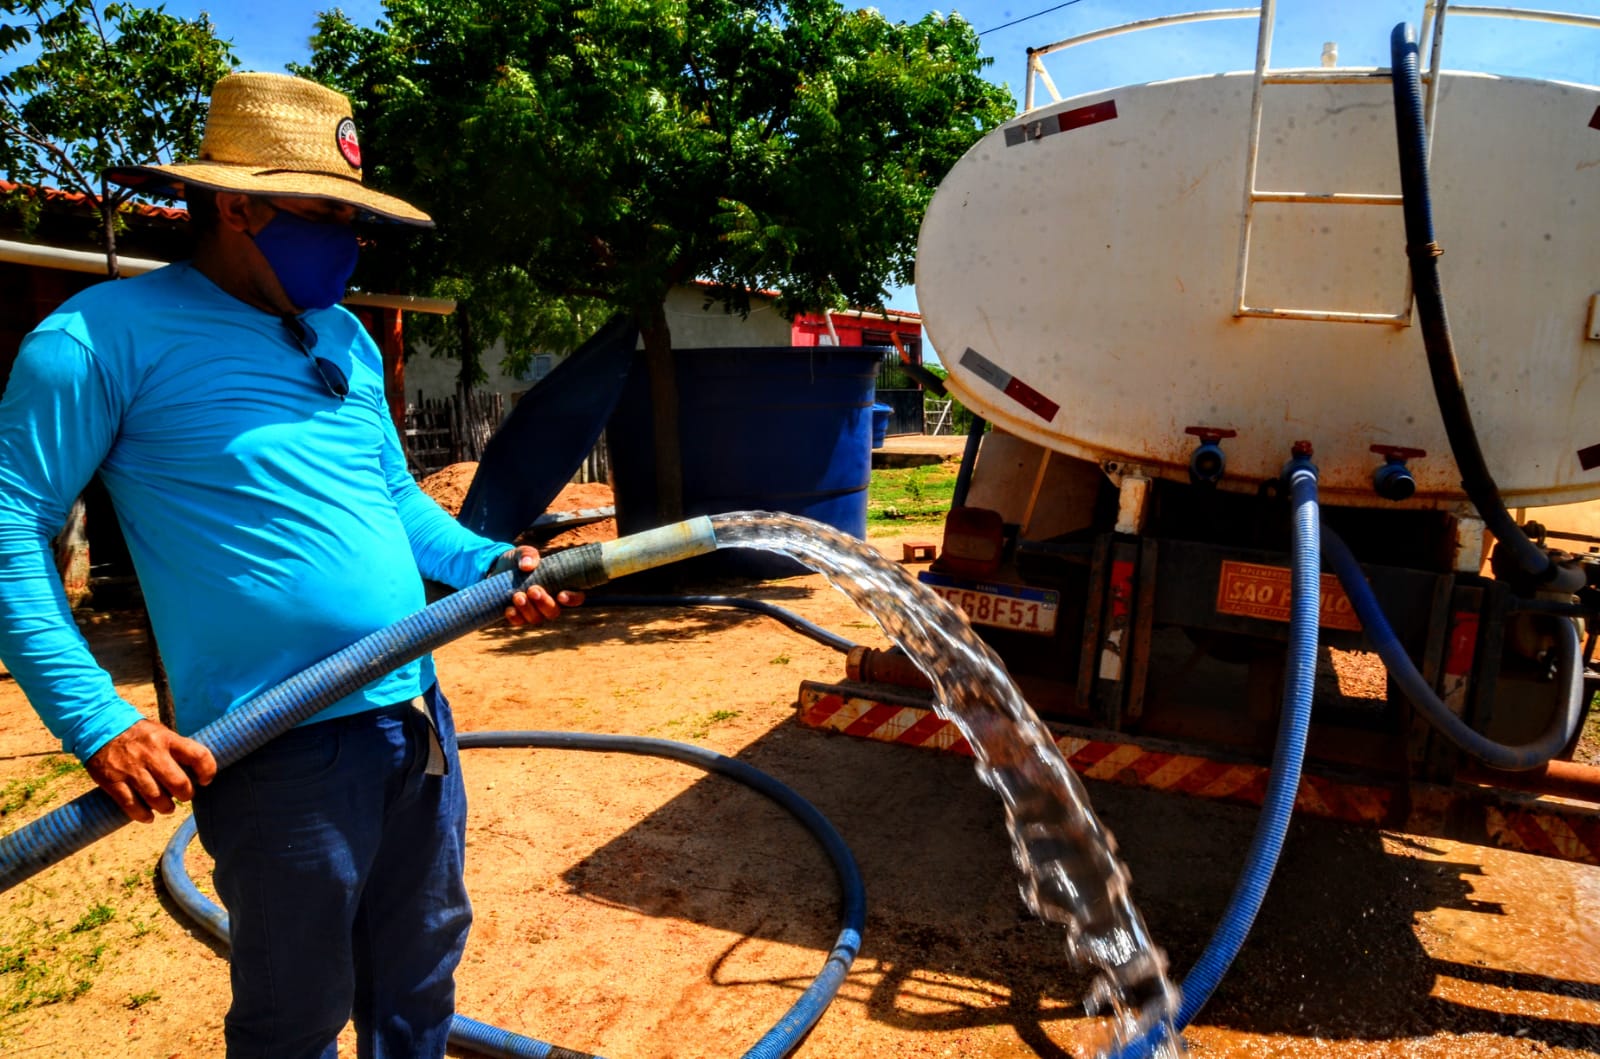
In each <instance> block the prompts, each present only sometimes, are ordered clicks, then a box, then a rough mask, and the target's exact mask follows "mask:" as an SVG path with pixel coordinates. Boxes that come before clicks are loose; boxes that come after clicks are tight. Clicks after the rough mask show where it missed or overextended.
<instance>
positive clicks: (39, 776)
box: [0, 755, 83, 817]
mask: <svg viewBox="0 0 1600 1059" xmlns="http://www.w3.org/2000/svg"><path fill="white" fill-rule="evenodd" d="M82 771H83V766H82V765H80V764H78V763H77V762H76V761H74V760H73V759H72V758H70V757H61V756H58V755H51V756H50V757H47V758H45V759H44V761H42V762H41V763H40V764H39V770H38V772H36V773H35V774H34V775H32V776H24V777H22V778H21V779H16V780H12V781H11V782H10V783H8V784H6V785H5V786H4V787H0V817H6V816H10V815H11V814H12V813H14V812H16V811H17V810H19V809H22V808H24V807H26V806H30V805H48V804H50V800H51V799H52V798H54V797H55V794H56V792H55V787H56V781H57V780H60V779H61V778H62V777H63V776H71V775H75V774H77V773H80V772H82Z"/></svg>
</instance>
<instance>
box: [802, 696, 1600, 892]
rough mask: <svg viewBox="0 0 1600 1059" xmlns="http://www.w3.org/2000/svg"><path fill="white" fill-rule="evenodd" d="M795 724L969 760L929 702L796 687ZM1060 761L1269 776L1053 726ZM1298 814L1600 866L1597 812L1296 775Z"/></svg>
mask: <svg viewBox="0 0 1600 1059" xmlns="http://www.w3.org/2000/svg"><path fill="white" fill-rule="evenodd" d="M798 709H799V720H800V723H801V724H804V725H806V726H808V727H812V728H826V729H830V730H832V731H836V732H842V733H843V734H845V735H851V736H855V737H857V738H860V739H873V740H877V741H879V742H885V743H897V744H900V745H902V746H912V747H921V748H926V749H931V750H943V751H946V752H948V753H953V754H960V755H963V756H967V757H971V756H972V748H971V747H970V746H968V745H967V741H966V739H965V738H964V737H963V736H962V735H961V732H960V730H959V729H958V728H957V727H956V726H955V724H953V723H952V722H950V721H946V720H944V719H942V718H941V717H939V715H938V714H936V713H935V712H933V709H932V706H931V704H930V703H929V702H928V700H927V699H919V698H917V697H916V696H912V695H902V694H900V693H898V692H897V691H894V690H890V689H885V688H881V687H877V686H868V685H860V684H824V683H820V682H816V681H809V680H808V681H804V682H802V683H801V685H800V699H799V704H798ZM1050 729H1051V732H1052V734H1053V735H1054V736H1055V742H1056V745H1057V746H1058V747H1060V749H1061V754H1062V756H1063V757H1064V758H1066V760H1067V763H1068V764H1069V765H1071V766H1072V768H1073V770H1074V771H1076V772H1077V773H1079V774H1080V775H1082V776H1083V777H1085V778H1086V779H1094V780H1104V781H1105V782H1107V783H1116V784H1120V785H1122V786H1129V787H1145V788H1149V789H1151V790H1160V791H1175V792H1178V793H1181V794H1191V795H1194V796H1195V797H1199V798H1213V799H1216V800H1219V801H1226V802H1235V803H1238V804H1242V805H1260V804H1261V802H1262V799H1263V798H1264V797H1265V795H1266V788H1267V776H1268V773H1269V771H1270V770H1269V769H1268V768H1267V767H1266V766H1265V765H1258V764H1253V763H1249V762H1240V761H1232V762H1230V761H1221V760H1216V759H1214V758H1209V757H1201V756H1199V755H1198V754H1195V753H1192V752H1189V748H1184V747H1179V746H1176V745H1175V744H1170V743H1162V742H1159V741H1156V740H1146V739H1133V738H1130V737H1128V736H1119V737H1117V741H1114V742H1113V741H1109V740H1107V739H1106V738H1105V736H1106V734H1107V733H1104V732H1094V731H1090V730H1088V729H1081V728H1075V727H1071V726H1066V725H1060V724H1051V725H1050ZM1295 811H1296V812H1297V813H1306V814H1308V815H1310V816H1317V817H1322V818H1323V819H1327V820H1338V821H1342V822H1344V823H1351V824H1361V825H1365V826H1368V827H1385V828H1392V829H1395V830H1399V831H1405V832H1408V833H1410V834H1414V835H1422V836H1432V837H1439V838H1451V839H1456V840H1459V841H1464V842H1473V843H1477V844H1479V845H1493V846H1500V847H1502V848H1505V849H1512V850H1519V851H1522V852H1526V853H1534V854H1538V855H1540V856H1546V857H1555V858H1558V859H1561V860H1571V861H1578V862H1580V863H1584V864H1600V807H1595V806H1585V805H1579V804H1576V803H1572V802H1568V801H1560V800H1555V799H1550V798H1541V797H1538V796H1535V795H1529V794H1522V793H1520V792H1516V791H1507V790H1504V789H1501V788H1495V787H1486V786H1465V785H1458V786H1454V787H1440V786H1436V785H1425V784H1413V785H1404V784H1397V785H1395V786H1381V785H1374V784H1370V783H1355V782H1348V781H1344V780H1339V779H1333V778H1329V777H1327V776H1322V775H1316V774H1313V773H1310V772H1306V773H1303V774H1302V776H1301V779H1300V790H1299V793H1298V794H1296V796H1295Z"/></svg>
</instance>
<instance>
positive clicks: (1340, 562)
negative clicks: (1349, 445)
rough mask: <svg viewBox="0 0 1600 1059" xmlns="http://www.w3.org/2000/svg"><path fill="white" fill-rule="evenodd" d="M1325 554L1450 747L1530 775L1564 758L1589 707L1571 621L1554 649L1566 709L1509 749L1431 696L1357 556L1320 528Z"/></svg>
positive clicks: (1393, 672) (1395, 673) (1415, 701)
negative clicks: (1558, 656) (1560, 756)
mask: <svg viewBox="0 0 1600 1059" xmlns="http://www.w3.org/2000/svg"><path fill="white" fill-rule="evenodd" d="M1322 555H1323V558H1324V559H1326V560H1327V562H1328V565H1329V566H1330V567H1331V568H1332V569H1333V572H1334V573H1335V574H1337V575H1338V576H1339V583H1340V584H1342V585H1343V586H1344V591H1345V594H1346V595H1348V596H1349V597H1350V602H1351V603H1352V604H1353V605H1354V606H1355V610H1356V616H1357V617H1359V618H1360V619H1361V626H1362V628H1363V629H1364V630H1365V631H1366V634H1367V639H1368V640H1370V641H1371V642H1372V646H1373V648H1374V649H1375V650H1376V651H1377V652H1378V654H1379V656H1381V657H1382V658H1383V664H1384V665H1385V666H1387V667H1388V670H1389V675H1390V676H1391V677H1393V678H1394V682H1395V683H1396V684H1398V685H1399V686H1400V690H1401V692H1403V693H1404V694H1405V697H1406V698H1408V699H1410V700H1411V704H1412V705H1413V706H1415V707H1416V708H1417V710H1418V712H1419V713H1421V714H1422V716H1423V717H1425V718H1426V719H1427V721H1428V723H1429V724H1431V725H1433V727H1434V728H1436V729H1437V730H1438V731H1439V733H1440V734H1441V735H1443V736H1444V737H1445V738H1446V739H1448V740H1450V742H1452V743H1454V744H1455V745H1456V746H1458V747H1460V748H1461V749H1462V750H1464V751H1466V752H1467V753H1468V754H1470V755H1472V756H1473V757H1475V758H1477V759H1478V760H1479V761H1481V762H1483V763H1484V764H1485V765H1488V766H1490V767H1492V768H1497V769H1504V770H1506V771H1507V772H1526V771H1528V770H1529V769H1536V768H1538V767H1539V766H1540V765H1543V764H1544V763H1546V762H1547V761H1549V760H1550V759H1551V758H1553V757H1555V756H1556V755H1557V754H1559V753H1561V751H1562V750H1564V749H1565V748H1566V746H1567V744H1568V743H1570V742H1571V741H1572V734H1573V733H1574V732H1575V731H1577V729H1578V725H1579V724H1581V723H1582V722H1583V712H1584V705H1585V702H1584V697H1583V652H1582V650H1581V649H1580V648H1579V645H1578V629H1577V626H1575V625H1574V624H1573V623H1572V622H1571V621H1569V620H1567V619H1565V618H1559V619H1556V621H1557V624H1558V625H1560V626H1561V634H1560V635H1559V636H1557V637H1556V646H1557V648H1558V649H1559V650H1560V652H1561V661H1560V667H1559V671H1560V676H1559V677H1558V678H1557V679H1558V680H1559V681H1561V683H1562V685H1563V694H1564V696H1565V704H1564V706H1563V707H1562V709H1560V710H1558V711H1557V713H1556V716H1555V718H1554V719H1553V720H1552V721H1551V722H1550V727H1549V728H1547V729H1546V730H1545V732H1544V734H1542V735H1540V736H1539V738H1537V739H1535V740H1534V741H1533V742H1531V743H1527V744H1524V745H1522V746H1506V745H1505V744H1504V743H1497V742H1495V741H1494V740H1492V739H1490V738H1489V737H1488V736H1485V735H1484V734H1483V733H1481V732H1478V731H1475V730H1474V729H1473V728H1472V727H1470V726H1469V725H1468V724H1467V723H1466V722H1465V721H1463V720H1462V719H1461V718H1459V717H1457V716H1456V715H1455V714H1454V713H1452V712H1451V711H1450V707H1448V706H1446V705H1445V704H1444V703H1443V702H1441V701H1440V700H1439V697H1438V696H1437V695H1435V694H1434V693H1433V688H1431V687H1429V686H1428V682H1427V680H1425V679H1424V678H1423V676H1422V674H1421V673H1420V672H1418V671H1417V667H1416V664H1415V663H1413V662H1412V661H1411V656H1410V655H1408V654H1406V649H1405V647H1404V646H1402V645H1401V643H1400V641H1399V639H1398V638H1397V637H1396V636H1395V634H1394V629H1393V628H1391V627H1390V625H1389V620H1388V619H1387V618H1385V617H1384V615H1383V609H1382V608H1381V607H1380V606H1379V605H1378V597H1377V596H1375V595H1374V594H1373V592H1372V587H1371V586H1370V585H1368V584H1367V578H1366V575H1365V574H1363V573H1362V571H1361V564H1360V563H1358V562H1356V557H1355V556H1354V555H1353V554H1351V552H1350V548H1349V547H1348V546H1347V545H1346V544H1345V543H1344V541H1343V540H1341V539H1340V538H1339V535H1338V534H1337V533H1334V532H1333V531H1332V530H1331V529H1329V528H1328V527H1327V526H1323V527H1322Z"/></svg>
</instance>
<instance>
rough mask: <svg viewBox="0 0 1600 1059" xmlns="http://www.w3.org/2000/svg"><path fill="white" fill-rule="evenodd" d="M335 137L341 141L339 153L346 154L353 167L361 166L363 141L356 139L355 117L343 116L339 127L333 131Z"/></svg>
mask: <svg viewBox="0 0 1600 1059" xmlns="http://www.w3.org/2000/svg"><path fill="white" fill-rule="evenodd" d="M333 135H334V138H335V139H337V140H338V141H339V153H340V154H342V155H344V160H345V161H346V162H349V163H350V168H351V169H360V168H361V143H360V141H359V140H357V139H356V123H355V119H354V118H343V119H341V120H340V122H339V127H338V128H337V129H335V130H334V132H333Z"/></svg>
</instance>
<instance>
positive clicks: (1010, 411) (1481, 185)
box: [917, 70, 1600, 507]
mask: <svg viewBox="0 0 1600 1059" xmlns="http://www.w3.org/2000/svg"><path fill="white" fill-rule="evenodd" d="M1301 73H1302V75H1303V76H1304V77H1305V78H1307V79H1314V78H1316V77H1318V76H1319V74H1318V73H1317V72H1314V71H1304V72H1301ZM1333 73H1338V74H1340V75H1341V76H1342V79H1343V80H1351V79H1352V78H1351V75H1352V71H1349V70H1343V71H1322V72H1321V74H1322V75H1328V74H1333ZM1354 73H1356V74H1359V73H1360V72H1359V71H1357V72H1354ZM1339 81H1340V79H1338V78H1330V79H1329V80H1328V81H1327V82H1326V83H1323V82H1318V81H1315V80H1312V81H1311V83H1295V84H1271V83H1269V84H1267V85H1265V86H1264V87H1263V88H1262V101H1263V103H1262V107H1263V111H1262V113H1263V117H1262V123H1261V133H1260V137H1259V155H1258V168H1257V172H1256V177H1255V181H1254V185H1255V188H1256V189H1257V190H1258V191H1259V192H1267V193H1283V194H1281V195H1280V196H1279V197H1280V198H1294V197H1297V196H1298V197H1300V198H1301V200H1300V201H1256V202H1255V203H1254V204H1253V206H1250V207H1248V208H1247V206H1246V200H1247V198H1248V197H1249V196H1247V194H1246V187H1247V179H1248V178H1247V156H1248V154H1249V149H1250V146H1251V136H1250V132H1251V120H1250V115H1251V100H1252V95H1253V89H1254V76H1253V74H1251V73H1238V74H1218V75H1215V76H1209V77H1199V78H1185V79H1182V80H1174V81H1165V82H1155V83H1151V84H1141V85H1133V86H1129V87H1124V88H1118V89H1113V90H1110V91H1104V92H1097V93H1094V94H1091V95H1086V96H1080V97H1078V98H1075V99H1069V100H1065V101H1063V102H1060V103H1056V104H1053V105H1051V106H1049V107H1044V108H1040V109H1037V110H1034V111H1032V112H1031V113H1029V114H1027V115H1025V116H1023V117H1019V118H1017V119H1015V120H1014V121H1012V122H1011V123H1009V124H1008V125H1006V126H1005V127H1003V128H1000V129H997V130H995V131H994V132H992V133H991V134H989V135H988V136H986V137H985V138H984V139H983V140H981V141H980V142H979V143H978V144H976V145H975V146H974V147H973V148H972V149H971V150H970V151H969V152H968V153H967V154H966V156H965V157H964V158H963V159H962V160H961V161H960V162H959V163H958V164H957V165H956V166H955V168H954V169H953V170H952V171H951V172H950V173H949V175H948V176H947V177H946V178H945V180H944V181H943V183H942V184H941V185H940V187H939V189H938V191H937V193H936V194H935V195H934V198H933V201H932V204H931V205H930V207H929V209H928V212H927V216H926V218H925V220H924V222H923V226H922V232H921V238H920V242H919V246H918V252H917V299H918V302H919V303H920V306H921V309H922V312H923V316H924V324H925V326H926V328H927V332H928V337H929V339H930V341H931V342H932V343H933V345H934V347H935V348H936V349H937V350H938V351H939V355H940V358H941V359H942V360H943V362H944V364H945V367H946V368H948V369H949V371H950V381H949V386H950V390H951V391H952V393H953V394H954V395H955V396H956V397H958V398H959V399H960V400H961V401H962V402H963V403H964V404H966V405H968V406H969V407H971V408H972V409H973V410H974V411H976V412H977V413H979V414H980V415H982V416H983V417H984V418H986V419H988V420H990V421H992V422H993V423H995V424H996V425H997V426H999V427H1001V428H1003V429H1004V430H1006V431H1008V432H1010V433H1012V434H1016V435H1019V436H1021V437H1023V438H1027V439H1029V440H1032V441H1034V442H1036V443H1038V444H1040V445H1043V446H1045V447H1047V448H1050V449H1053V450H1056V451H1059V452H1063V453H1067V454H1069V455H1073V456H1077V457H1080V458H1083V459H1088V460H1093V461H1096V462H1098V463H1101V464H1105V463H1107V462H1112V461H1115V462H1118V463H1122V464H1132V465H1135V466H1138V467H1143V468H1145V469H1146V471H1147V472H1148V473H1150V474H1153V475H1159V476H1164V477H1170V478H1177V479H1183V480H1187V477H1188V461H1189V456H1190V453H1191V452H1192V451H1193V448H1194V446H1195V444H1196V439H1195V437H1194V436H1192V435H1190V434H1188V433H1186V430H1187V429H1188V428H1191V427H1196V428H1209V429H1215V430H1232V431H1236V432H1237V433H1236V436H1234V437H1232V438H1229V439H1226V440H1224V441H1223V442H1222V445H1223V449H1224V452H1225V453H1226V455H1227V460H1228V464H1227V475H1226V477H1225V478H1224V479H1223V481H1222V487H1223V488H1227V489H1235V490H1240V491H1254V490H1255V489H1256V488H1257V487H1258V486H1259V485H1260V483H1261V482H1263V481H1264V480H1267V479H1271V478H1275V477H1277V476H1278V474H1279V472H1280V470H1281V468H1282V466H1283V463H1284V461H1285V460H1286V459H1287V457H1288V454H1289V448H1290V445H1291V443H1292V442H1294V441H1297V440H1307V441H1310V442H1311V443H1312V444H1313V445H1314V446H1315V453H1316V462H1317V464H1318V466H1319V467H1320V468H1321V471H1322V478H1321V490H1322V494H1323V496H1324V499H1326V500H1327V501H1328V502H1330V503H1337V504H1351V505H1368V504H1380V503H1381V504H1387V503H1388V501H1382V500H1379V499H1378V498H1377V497H1376V496H1375V495H1374V493H1373V491H1372V487H1371V475H1372V471H1373V469H1374V468H1375V467H1377V466H1379V465H1380V464H1382V463H1383V458H1382V457H1381V456H1379V455H1377V454H1375V453H1374V452H1373V451H1372V446H1374V445H1382V446H1399V447H1404V448H1409V449H1420V450H1424V451H1425V452H1426V456H1423V457H1420V458H1416V459H1412V460H1411V461H1410V464H1409V466H1410V468H1411V470H1412V472H1413V474H1414V475H1415V477H1416V481H1417V493H1416V496H1415V498H1414V499H1413V500H1411V501H1410V502H1409V503H1410V505H1411V506H1439V505H1446V504H1454V503H1457V502H1459V501H1461V500H1463V499H1464V494H1463V493H1462V491H1461V488H1460V482H1459V475H1458V473H1457V470H1456V466H1455V463H1454V461H1453V460H1452V459H1451V457H1450V454H1449V446H1448V443H1447V441H1446V438H1445V434H1444V428H1443V426H1442V424H1441V422H1440V418H1439V412H1438V408H1437V405H1436V403H1435V400H1434V396H1433V391H1432V387H1431V385H1430V382H1429V375H1428V367H1427V360H1426V352H1425V350H1424V349H1423V344H1422V335H1421V328H1420V326H1419V324H1418V323H1417V321H1416V320H1415V318H1414V317H1413V316H1412V314H1411V312H1410V286H1409V278H1408V274H1407V268H1406V260H1405V236H1404V226H1403V218H1402V211H1401V209H1400V207H1399V206H1398V205H1395V204H1393V203H1392V202H1390V203H1385V202H1383V200H1384V199H1385V198H1386V197H1387V198H1391V199H1392V198H1395V197H1397V196H1398V193H1399V164H1398V161H1397V152H1396V146H1395V123H1394V112H1393V104H1392V101H1391V91H1392V89H1391V87H1390V85H1389V84H1388V82H1387V80H1373V79H1371V78H1370V76H1369V77H1368V79H1367V80H1366V81H1364V82H1362V83H1339ZM1440 93H1441V94H1440V97H1439V99H1438V106H1437V117H1436V123H1435V126H1434V136H1433V148H1432V174H1431V175H1432V185H1433V213H1434V226H1435V230H1436V238H1437V240H1438V242H1439V244H1440V245H1441V246H1442V248H1443V251H1444V253H1443V256H1442V257H1441V258H1440V261H1439V265H1440V272H1441V276H1442V281H1443V284H1444V289H1445V296H1446V304H1447V308H1448V310H1449V317H1450V324H1451V327H1452V330H1453V332H1454V336H1455V344H1456V353H1457V356H1458V358H1459V360H1460V364H1461V372H1462V376H1463V380H1464V385H1465V388H1466V393H1467V397H1468V401H1469V402H1470V404H1471V407H1472V414H1473V418H1474V422H1475V425H1476V427H1477V432H1478V437H1479V442H1480V444H1481V446H1482V449H1483V451H1484V453H1485V455H1486V458H1487V460H1488V463H1489V467H1490V470H1491V471H1492V473H1493V474H1494V477H1495V479H1496V481H1497V482H1498V484H1499V486H1500V489H1501V492H1502V495H1503V497H1504V499H1505V501H1506V504H1507V505H1508V506H1511V507H1522V506H1534V505H1552V504H1567V503H1572V502H1575V501H1580V500H1587V499H1592V498H1595V497H1600V331H1597V327H1600V321H1597V320H1596V318H1595V317H1596V310H1595V304H1596V292H1600V90H1597V89H1595V88H1594V87H1590V86H1580V85H1572V84H1564V83H1556V82H1548V81H1535V80H1526V79H1515V78H1504V77H1495V76H1488V75H1481V74H1469V73H1449V72H1446V73H1444V74H1443V75H1442V76H1441V78H1440ZM1304 196H1313V197H1319V196H1320V197H1323V198H1327V197H1329V196H1334V197H1337V196H1354V197H1356V198H1360V197H1362V196H1366V197H1368V198H1369V199H1376V200H1378V201H1377V202H1376V203H1374V202H1371V201H1369V202H1366V203H1353V202H1351V201H1350V200H1349V199H1348V198H1346V199H1345V200H1344V201H1338V200H1337V199H1335V200H1333V201H1323V202H1310V203H1308V202H1306V201H1304ZM1272 197H1273V195H1272V194H1267V195H1264V196H1259V195H1258V196H1257V198H1258V199H1268V200H1270V199H1271V198H1272ZM1247 213H1248V214H1249V216H1250V219H1251V223H1250V225H1249V234H1248V238H1242V235H1241V233H1242V231H1243V230H1244V228H1245V225H1244V220H1245V217H1246V215H1247ZM1242 260H1243V262H1244V265H1245V267H1244V268H1243V269H1242V270H1241V261H1242ZM1241 272H1242V275H1243V284H1242V287H1243V292H1242V297H1241V293H1240V283H1239V277H1240V275H1241ZM1385 317H1387V318H1389V322H1381V323H1375V322H1355V321H1357V320H1360V319H1363V318H1366V319H1371V318H1385Z"/></svg>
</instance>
